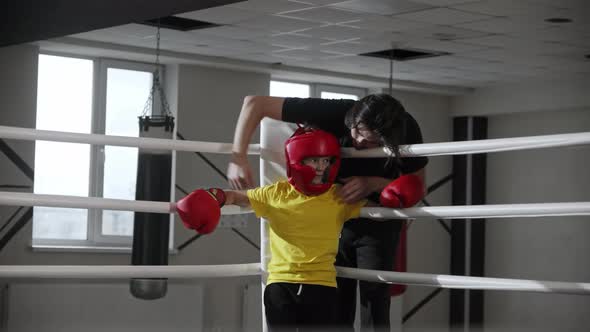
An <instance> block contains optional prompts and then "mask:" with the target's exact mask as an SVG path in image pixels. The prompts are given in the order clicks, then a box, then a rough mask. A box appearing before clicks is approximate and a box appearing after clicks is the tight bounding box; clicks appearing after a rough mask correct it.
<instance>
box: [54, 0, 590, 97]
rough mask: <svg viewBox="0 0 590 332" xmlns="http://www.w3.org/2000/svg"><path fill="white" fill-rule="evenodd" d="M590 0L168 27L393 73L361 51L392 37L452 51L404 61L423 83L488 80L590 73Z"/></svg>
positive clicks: (335, 12)
mask: <svg viewBox="0 0 590 332" xmlns="http://www.w3.org/2000/svg"><path fill="white" fill-rule="evenodd" d="M589 4H590V1H578V0H560V1H553V0H518V1H516V0H515V1H513V0H395V1H392V0H351V1H330V0H250V1H247V2H239V3H233V4H228V5H224V6H221V7H216V8H210V9H204V10H198V11H194V10H192V11H186V12H184V13H182V14H179V15H180V16H182V17H186V18H194V19H199V20H204V21H209V22H213V23H218V24H222V26H218V27H214V28H209V29H202V30H196V31H191V32H179V31H172V30H168V29H162V31H161V35H162V49H164V50H170V51H177V52H183V53H185V54H191V53H194V54H195V55H207V56H215V57H223V58H229V59H236V60H247V61H255V62H259V63H263V64H264V63H266V64H272V66H277V65H276V63H282V64H284V65H287V66H295V67H302V68H307V69H309V70H312V69H313V70H322V71H327V72H330V71H332V72H337V73H346V74H359V75H363V76H372V77H375V78H376V79H383V80H384V81H386V80H387V78H388V76H389V66H390V61H389V60H387V59H380V58H371V57H365V56H359V55H358V54H361V53H367V52H373V51H382V50H387V49H390V48H392V47H397V48H414V49H423V50H431V51H441V52H448V53H451V54H450V55H445V56H437V57H430V58H422V59H415V60H410V61H403V62H399V61H395V62H394V76H396V77H397V78H398V79H403V80H407V81H413V82H417V83H425V84H449V85H453V86H463V87H479V86H484V85H486V84H490V85H491V84H501V83H502V82H514V81H517V80H523V79H546V78H547V77H560V76H563V75H569V76H581V75H590V68H589V67H590V59H587V58H586V56H589V55H590V20H589V19H588V17H590V12H589ZM550 17H564V18H569V19H571V20H572V22H570V23H565V24H556V23H550V22H547V21H546V19H547V18H550ZM155 31H156V29H155V28H154V27H148V26H144V25H140V24H124V25H119V26H115V27H111V28H104V29H98V30H94V31H91V32H86V33H78V34H75V35H71V36H72V37H75V38H76V39H74V40H75V41H76V45H72V46H67V45H66V46H64V49H72V47H76V48H80V46H79V45H81V44H82V43H81V41H84V40H87V41H89V42H90V41H91V42H94V41H99V42H106V43H111V44H117V45H128V46H133V47H142V48H145V49H146V54H151V52H152V50H153V48H154V47H155ZM54 49H55V47H53V48H52V50H54ZM116 49H117V51H116V52H120V49H124V48H121V47H117V48H116ZM113 52H114V53H113V54H119V53H115V51H113ZM99 53H100V54H101V55H102V54H105V53H106V52H102V51H101V52H99ZM273 68H274V67H273Z"/></svg>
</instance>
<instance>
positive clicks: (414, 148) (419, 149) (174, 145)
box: [0, 126, 590, 158]
mask: <svg viewBox="0 0 590 332" xmlns="http://www.w3.org/2000/svg"><path fill="white" fill-rule="evenodd" d="M0 138H6V139H19V140H28V141H34V140H43V141H56V142H69V143H86V144H95V145H115V146H127V147H137V148H142V149H154V150H176V151H192V152H206V153H224V154H230V153H231V151H232V144H230V143H214V142H201V141H182V140H169V139H160V138H143V137H141V138H137V137H125V136H109V135H99V134H81V133H68V132H60V131H51V130H37V129H30V128H21V127H9V126H0ZM584 144H590V132H582V133H572V134H557V135H544V136H528V137H515V138H498V139H486V140H476V141H461V142H442V143H425V144H412V145H402V146H400V153H401V156H402V157H414V156H442V155H455V154H470V153H488V152H501V151H513V150H524V149H540V148H549V147H560V146H574V145H584ZM248 153H249V154H260V153H261V151H260V145H259V144H250V145H249V146H248ZM268 153H269V154H273V152H268ZM342 153H343V157H347V158H349V157H358V158H363V157H382V156H383V155H384V154H387V153H389V150H387V149H382V148H377V149H367V150H355V149H352V148H344V149H342Z"/></svg>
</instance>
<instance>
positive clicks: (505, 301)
mask: <svg viewBox="0 0 590 332" xmlns="http://www.w3.org/2000/svg"><path fill="white" fill-rule="evenodd" d="M588 86H590V81H589V80H588V79H586V80H562V81H555V80H553V81H546V82H543V81H537V82H531V83H530V84H513V85H506V86H498V87H493V88H488V89H481V90H478V91H476V92H475V93H473V94H472V95H469V96H463V97H460V98H455V99H454V100H453V108H452V111H453V114H454V115H481V116H488V119H489V133H488V134H489V137H490V138H505V137H519V136H532V135H547V134H560V133H574V132H588V131H589V130H588V129H589V128H590V98H589V97H588V93H587V87H588ZM589 162H590V147H588V146H587V145H586V146H578V147H566V148H549V149H538V150H523V151H515V152H500V153H490V154H488V165H487V167H488V168H487V172H488V174H487V192H486V194H487V202H488V204H512V203H515V204H516V203H546V202H571V201H588V200H589V198H590V195H589V193H590V189H589V187H590V173H589V172H588V163H589ZM589 222H590V217H554V218H549V217H543V218H510V219H490V220H489V221H488V223H487V226H486V227H487V228H486V239H485V241H486V248H485V250H486V255H485V274H486V275H487V276H490V277H506V278H519V279H533V280H557V281H572V282H588V280H590V267H589V266H588V265H587V264H584V262H585V261H586V260H587V258H585V255H586V254H587V253H588V252H589V249H590V242H589V241H588V240H587V234H589V232H590V223H589ZM485 322H486V324H485V326H486V328H485V330H486V331H522V330H527V331H528V330H531V331H533V330H534V331H587V330H588V326H590V298H588V297H584V296H575V295H555V294H537V293H524V292H505V291H487V292H486V293H485Z"/></svg>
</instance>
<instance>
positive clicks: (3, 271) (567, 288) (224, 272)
mask: <svg viewBox="0 0 590 332" xmlns="http://www.w3.org/2000/svg"><path fill="white" fill-rule="evenodd" d="M336 270H337V272H338V276H340V277H344V278H354V279H359V280H366V281H374V282H383V283H399V284H408V285H419V286H430V287H442V288H454V289H487V290H512V291H528V292H542V293H566V294H590V283H576V282H561V281H542V280H523V279H507V278H488V277H465V276H453V275H437V274H425V273H408V272H390V271H376V270H365V269H353V268H346V267H339V266H337V267H336ZM260 274H262V271H261V270H260V263H249V264H227V265H159V266H153V265H143V266H137V265H136V266H122V265H77V266H76V265H2V266H0V279H4V278H27V279H58V278H67V279H76V278H80V279H126V278H173V279H197V278H219V277H238V276H255V275H260Z"/></svg>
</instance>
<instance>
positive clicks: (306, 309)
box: [264, 282, 339, 332]
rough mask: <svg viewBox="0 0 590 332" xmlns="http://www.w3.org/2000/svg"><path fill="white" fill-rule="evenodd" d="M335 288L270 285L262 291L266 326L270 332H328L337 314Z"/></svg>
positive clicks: (285, 284) (286, 284) (303, 285)
mask: <svg viewBox="0 0 590 332" xmlns="http://www.w3.org/2000/svg"><path fill="white" fill-rule="evenodd" d="M338 299H339V297H338V289H337V288H336V287H328V286H320V285H310V284H292V283H284V282H278V283H272V284H270V285H268V286H266V288H265V289H264V309H265V313H266V323H267V325H268V329H269V331H271V332H277V331H280V332H284V331H330V330H332V329H333V328H334V327H335V322H336V317H337V314H338V310H337V309H336V307H337V305H338Z"/></svg>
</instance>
